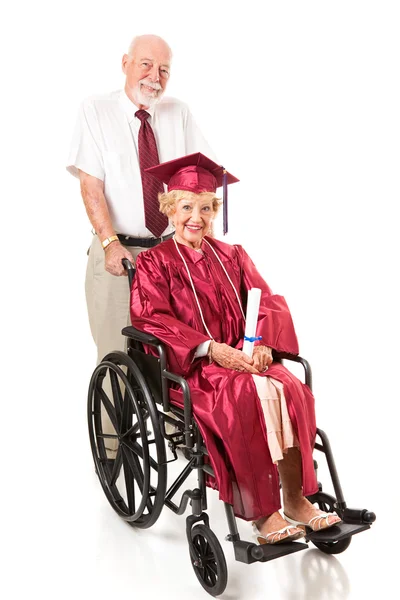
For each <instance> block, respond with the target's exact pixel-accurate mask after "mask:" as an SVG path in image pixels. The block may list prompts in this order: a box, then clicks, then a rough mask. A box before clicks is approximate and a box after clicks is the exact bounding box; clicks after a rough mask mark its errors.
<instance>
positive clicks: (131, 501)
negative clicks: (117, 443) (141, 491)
mask: <svg viewBox="0 0 400 600" xmlns="http://www.w3.org/2000/svg"><path fill="white" fill-rule="evenodd" d="M122 452H123V456H122V462H123V465H124V475H125V489H126V495H127V498H128V507H129V510H130V512H131V513H132V514H133V513H134V512H135V479H134V476H133V475H132V469H131V467H130V464H129V459H128V457H127V456H126V454H125V452H124V449H123V448H122Z"/></svg>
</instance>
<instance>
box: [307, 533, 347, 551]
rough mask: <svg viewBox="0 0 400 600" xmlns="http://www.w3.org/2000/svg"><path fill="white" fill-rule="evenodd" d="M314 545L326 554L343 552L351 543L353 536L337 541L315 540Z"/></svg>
mask: <svg viewBox="0 0 400 600" xmlns="http://www.w3.org/2000/svg"><path fill="white" fill-rule="evenodd" d="M311 541H312V540H311ZM312 543H313V544H314V546H315V547H316V548H318V550H321V552H324V553H325V554H341V553H342V552H344V551H345V550H347V548H348V547H349V546H350V544H351V536H350V537H348V538H344V539H343V540H339V541H337V542H313V541H312Z"/></svg>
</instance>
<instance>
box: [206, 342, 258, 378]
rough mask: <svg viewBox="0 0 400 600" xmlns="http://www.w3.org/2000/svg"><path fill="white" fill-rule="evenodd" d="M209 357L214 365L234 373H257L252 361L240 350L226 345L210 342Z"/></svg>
mask: <svg viewBox="0 0 400 600" xmlns="http://www.w3.org/2000/svg"><path fill="white" fill-rule="evenodd" d="M209 355H210V357H211V358H212V360H214V361H215V362H216V363H218V364H219V365H221V367H225V368H226V369H234V370H235V371H244V372H247V373H253V374H254V375H258V374H259V371H258V370H257V369H256V368H255V367H254V366H253V359H252V358H250V357H249V356H247V354H244V352H242V351H241V350H236V348H231V347H230V346H228V345H227V344H219V343H218V342H215V341H214V340H212V341H211V344H210V350H209Z"/></svg>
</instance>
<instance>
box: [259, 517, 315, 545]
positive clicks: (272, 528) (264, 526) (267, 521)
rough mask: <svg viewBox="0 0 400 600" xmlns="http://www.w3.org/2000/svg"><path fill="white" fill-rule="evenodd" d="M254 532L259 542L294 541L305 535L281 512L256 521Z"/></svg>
mask: <svg viewBox="0 0 400 600" xmlns="http://www.w3.org/2000/svg"><path fill="white" fill-rule="evenodd" d="M254 526H255V530H254V533H255V535H256V536H257V539H258V543H259V544H277V543H278V542H283V541H293V540H297V539H299V538H300V537H303V536H304V532H303V530H302V529H301V528H300V527H296V526H294V525H290V523H288V522H287V521H285V519H283V518H282V516H281V515H280V513H279V512H274V513H273V514H272V515H270V516H269V517H266V518H263V519H259V520H258V521H255V522H254Z"/></svg>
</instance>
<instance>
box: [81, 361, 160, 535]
mask: <svg viewBox="0 0 400 600" xmlns="http://www.w3.org/2000/svg"><path fill="white" fill-rule="evenodd" d="M106 382H107V383H106ZM109 396H111V397H109ZM104 412H106V413H107V415H108V417H109V419H110V421H111V424H112V429H113V432H112V433H105V432H104V431H103V419H102V413H103V414H104ZM88 424H89V436H90V444H91V448H92V453H93V459H94V462H95V467H96V472H97V474H98V476H99V479H100V483H101V485H102V487H103V490H104V492H105V494H106V496H107V499H108V501H109V502H110V504H111V506H112V507H113V509H114V510H115V511H116V512H117V513H118V515H119V516H120V517H122V519H124V520H125V521H127V522H128V523H129V524H131V525H132V526H134V527H140V528H143V529H144V528H147V527H151V525H153V524H154V523H155V522H156V520H157V519H158V517H159V515H160V513H161V510H162V508H163V505H164V499H165V493H166V486H167V466H166V453H165V443H164V438H163V436H162V434H161V430H160V421H159V413H158V410H157V408H156V405H155V402H154V400H153V397H152V395H151V392H150V390H149V387H148V385H147V384H146V381H145V379H144V378H143V375H142V373H141V372H140V370H139V368H138V366H137V365H136V364H135V362H134V361H133V360H132V359H131V358H130V357H129V356H128V355H126V354H125V353H123V352H113V353H111V354H108V355H107V356H105V357H104V359H103V360H102V362H101V363H100V364H99V365H98V366H97V367H96V369H95V370H94V372H93V375H92V378H91V381H90V385H89V394H88ZM108 439H110V440H113V441H114V443H116V442H117V443H118V449H117V452H116V456H115V458H114V459H110V458H108V457H107V450H106V446H105V443H106V441H107V440H108Z"/></svg>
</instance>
